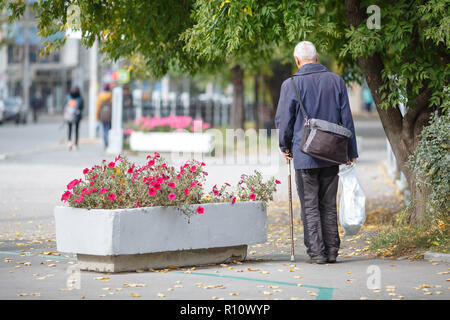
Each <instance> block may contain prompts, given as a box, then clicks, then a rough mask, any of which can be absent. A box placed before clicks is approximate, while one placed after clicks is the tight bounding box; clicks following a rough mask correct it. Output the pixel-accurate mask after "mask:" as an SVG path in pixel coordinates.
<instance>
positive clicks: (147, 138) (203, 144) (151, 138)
mask: <svg viewBox="0 0 450 320" xmlns="http://www.w3.org/2000/svg"><path fill="white" fill-rule="evenodd" d="M212 141H213V137H212V135H210V134H208V133H201V132H198V133H191V132H140V131H135V132H133V133H131V135H130V149H131V150H133V151H144V152H148V151H158V152H198V153H209V152H211V151H212V149H213V143H212Z"/></svg>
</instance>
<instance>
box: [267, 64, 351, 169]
mask: <svg viewBox="0 0 450 320" xmlns="http://www.w3.org/2000/svg"><path fill="white" fill-rule="evenodd" d="M294 80H295V85H296V86H297V88H298V89H299V92H300V97H301V99H302V102H303V106H304V108H305V111H306V113H307V115H308V118H315V119H322V120H327V121H330V122H333V123H341V125H343V126H344V127H346V128H347V129H349V130H350V131H351V132H352V137H351V138H350V139H349V142H348V157H349V158H357V157H358V151H357V147H356V135H355V128H354V125H353V118H352V113H351V111H350V104H349V102H348V95H347V88H346V86H345V82H344V80H343V79H342V78H341V77H340V76H338V75H337V74H335V73H332V72H330V71H329V70H328V69H327V68H326V67H324V66H323V65H321V64H320V63H309V64H305V65H303V66H301V67H300V68H299V69H298V71H297V73H296V74H295V75H294ZM291 82H292V81H291V80H290V79H287V80H285V81H284V82H283V84H282V85H281V92H280V100H279V102H278V108H277V113H276V116H275V125H276V127H277V129H279V139H280V149H281V151H283V152H284V151H286V150H292V152H293V155H294V168H295V169H312V168H323V167H329V166H332V165H335V164H334V163H332V162H328V161H325V160H320V159H317V158H313V157H311V156H309V155H307V154H305V153H303V152H301V151H300V141H301V137H302V134H303V125H304V122H305V120H304V119H303V116H302V112H301V111H300V107H299V105H298V103H297V96H296V93H295V89H294V87H293V86H292V84H291Z"/></svg>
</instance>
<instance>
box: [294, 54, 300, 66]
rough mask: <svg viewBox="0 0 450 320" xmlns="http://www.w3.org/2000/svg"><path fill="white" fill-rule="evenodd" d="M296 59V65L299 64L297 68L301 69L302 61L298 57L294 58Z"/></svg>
mask: <svg viewBox="0 0 450 320" xmlns="http://www.w3.org/2000/svg"><path fill="white" fill-rule="evenodd" d="M294 59H295V63H296V64H297V67H299V68H300V64H301V63H300V59H299V58H297V57H296V56H294Z"/></svg>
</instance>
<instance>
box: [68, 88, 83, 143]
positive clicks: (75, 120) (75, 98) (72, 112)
mask: <svg viewBox="0 0 450 320" xmlns="http://www.w3.org/2000/svg"><path fill="white" fill-rule="evenodd" d="M83 108H84V101H83V97H81V94H80V88H78V87H74V88H72V89H70V92H69V94H68V95H67V97H66V103H65V105H64V121H65V122H67V126H68V137H67V140H68V147H69V150H72V149H73V150H77V149H78V136H79V129H80V121H81V117H82V113H83ZM72 131H75V141H74V142H73V141H72Z"/></svg>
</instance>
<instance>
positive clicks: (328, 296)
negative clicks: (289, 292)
mask: <svg viewBox="0 0 450 320" xmlns="http://www.w3.org/2000/svg"><path fill="white" fill-rule="evenodd" d="M178 273H183V274H192V275H198V276H207V277H216V278H227V279H236V280H246V281H255V282H264V283H271V284H280V285H286V286H295V287H297V283H295V282H285V281H276V280H266V279H258V278H250V277H239V276H229V275H221V274H214V273H205V272H190V273H185V272H183V271H178ZM302 287H305V288H313V289H318V290H319V291H318V293H317V297H316V300H332V299H333V291H334V290H335V288H328V287H321V286H314V285H308V284H304V285H302Z"/></svg>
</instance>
